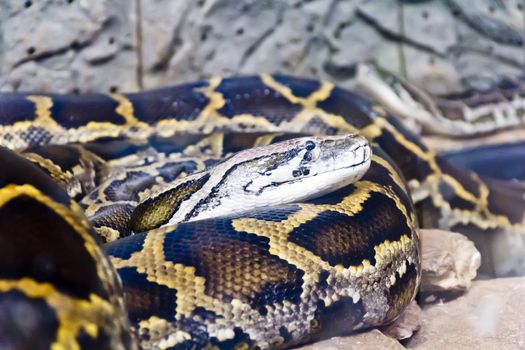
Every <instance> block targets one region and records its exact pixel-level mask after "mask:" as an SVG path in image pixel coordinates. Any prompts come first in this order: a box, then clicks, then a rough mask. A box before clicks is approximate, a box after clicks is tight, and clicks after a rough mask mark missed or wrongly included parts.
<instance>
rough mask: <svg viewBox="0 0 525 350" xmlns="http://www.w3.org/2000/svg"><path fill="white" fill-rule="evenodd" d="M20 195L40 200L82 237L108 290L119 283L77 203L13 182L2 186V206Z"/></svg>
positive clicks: (0, 202)
mask: <svg viewBox="0 0 525 350" xmlns="http://www.w3.org/2000/svg"><path fill="white" fill-rule="evenodd" d="M20 196H28V197H30V198H32V199H34V200H36V201H38V202H39V203H41V204H43V205H45V206H47V207H48V208H50V209H51V210H53V211H54V212H55V213H56V214H58V215H59V216H60V217H61V218H62V219H63V220H64V221H65V222H67V224H68V225H69V226H70V227H71V228H72V229H73V230H74V231H75V232H76V233H77V234H78V235H80V237H81V238H82V240H83V242H84V247H85V248H86V250H87V252H88V253H89V254H90V255H91V257H92V258H93V260H94V262H95V263H96V268H97V274H98V276H99V278H100V280H101V281H102V283H103V284H104V286H105V288H106V290H110V289H113V288H114V283H117V282H116V275H115V274H114V271H113V270H112V268H111V266H110V265H109V261H108V260H107V258H106V257H105V255H104V253H102V251H101V249H100V247H99V246H98V244H97V242H96V241H95V239H94V237H93V236H92V235H91V234H90V233H89V227H90V226H89V223H88V221H87V218H86V217H85V215H84V214H83V212H82V209H81V208H80V206H79V205H78V204H77V203H75V202H71V207H67V206H65V205H63V204H61V203H58V202H56V201H54V200H53V199H52V198H50V197H48V196H46V195H45V194H43V193H42V192H40V191H39V190H38V189H37V188H35V187H33V186H31V185H28V184H24V185H14V184H11V185H6V186H4V187H3V188H0V208H1V207H3V206H4V205H5V204H6V203H8V202H9V201H11V200H13V199H15V198H17V197H20Z"/></svg>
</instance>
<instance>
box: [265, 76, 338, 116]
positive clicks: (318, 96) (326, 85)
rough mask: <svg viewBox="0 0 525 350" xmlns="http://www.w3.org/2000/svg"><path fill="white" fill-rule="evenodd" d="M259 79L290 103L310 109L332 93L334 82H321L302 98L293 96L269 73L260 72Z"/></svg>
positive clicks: (287, 88) (286, 87) (288, 89)
mask: <svg viewBox="0 0 525 350" xmlns="http://www.w3.org/2000/svg"><path fill="white" fill-rule="evenodd" d="M261 81H262V82H263V83H264V84H265V85H266V86H268V87H270V88H272V89H273V90H275V91H277V92H278V93H280V94H281V95H283V97H284V98H286V99H287V100H288V101H290V102H291V103H294V104H301V105H303V107H304V108H310V109H314V108H315V107H316V105H317V103H318V102H320V101H324V100H326V99H327V98H328V97H330V94H331V93H332V90H333V89H334V84H332V83H330V82H321V86H320V87H319V88H318V89H317V90H316V91H314V92H312V93H311V94H310V96H308V97H306V98H304V97H297V96H295V95H294V94H293V92H292V90H291V89H290V88H289V87H288V86H286V85H283V84H281V83H279V82H277V81H276V80H275V79H274V78H273V77H272V76H271V75H269V74H261Z"/></svg>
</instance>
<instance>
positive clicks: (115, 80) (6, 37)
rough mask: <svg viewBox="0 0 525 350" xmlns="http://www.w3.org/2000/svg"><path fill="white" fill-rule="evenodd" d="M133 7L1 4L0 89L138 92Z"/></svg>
mask: <svg viewBox="0 0 525 350" xmlns="http://www.w3.org/2000/svg"><path fill="white" fill-rule="evenodd" d="M133 3H134V2H128V1H109V0H98V1H73V0H68V1H63V2H58V1H52V0H45V1H31V0H28V1H9V2H3V5H2V6H3V8H2V10H3V11H2V12H3V14H2V17H3V19H2V20H1V21H0V33H1V39H0V43H1V45H0V62H2V64H1V65H0V77H1V78H0V83H1V86H0V89H1V90H3V91H12V90H24V91H27V90H35V91H51V92H87V91H102V92H107V91H110V90H112V91H116V90H125V91H134V90H137V89H138V77H137V52H136V51H135V45H136V37H135V22H134V19H133V18H134V16H133V14H134V12H135V8H134V6H133Z"/></svg>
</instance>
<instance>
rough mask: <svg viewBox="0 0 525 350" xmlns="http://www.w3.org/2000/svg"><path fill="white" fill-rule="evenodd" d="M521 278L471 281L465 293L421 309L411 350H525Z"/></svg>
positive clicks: (524, 293)
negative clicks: (419, 327)
mask: <svg viewBox="0 0 525 350" xmlns="http://www.w3.org/2000/svg"><path fill="white" fill-rule="evenodd" d="M523 310H525V278H524V277H520V278H505V279H493V280H486V281H474V282H473V284H472V287H471V288H470V289H469V291H468V293H466V294H464V295H462V296H460V297H458V298H457V299H454V300H451V301H448V302H438V303H436V304H432V305H426V306H424V307H423V313H422V325H421V329H420V330H419V331H418V332H417V333H416V334H415V335H414V337H412V338H411V339H410V340H409V341H408V343H407V347H408V348H413V349H494V350H500V349H523V348H525V335H524V333H523V329H525V318H524V317H523Z"/></svg>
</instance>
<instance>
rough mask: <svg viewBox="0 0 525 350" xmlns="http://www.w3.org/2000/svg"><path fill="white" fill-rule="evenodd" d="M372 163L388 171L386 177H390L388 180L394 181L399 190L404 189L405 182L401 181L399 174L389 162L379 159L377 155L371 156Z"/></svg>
mask: <svg viewBox="0 0 525 350" xmlns="http://www.w3.org/2000/svg"><path fill="white" fill-rule="evenodd" d="M372 161H374V162H376V163H377V164H379V165H381V166H382V167H383V168H385V169H386V170H387V171H388V175H390V178H391V179H392V180H393V181H394V183H395V184H396V185H397V186H399V188H401V189H405V182H404V181H403V179H401V176H400V175H399V173H398V172H397V171H396V170H394V167H393V166H392V164H390V162H388V161H387V160H386V159H384V158H381V157H379V156H377V155H375V154H374V155H372Z"/></svg>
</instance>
